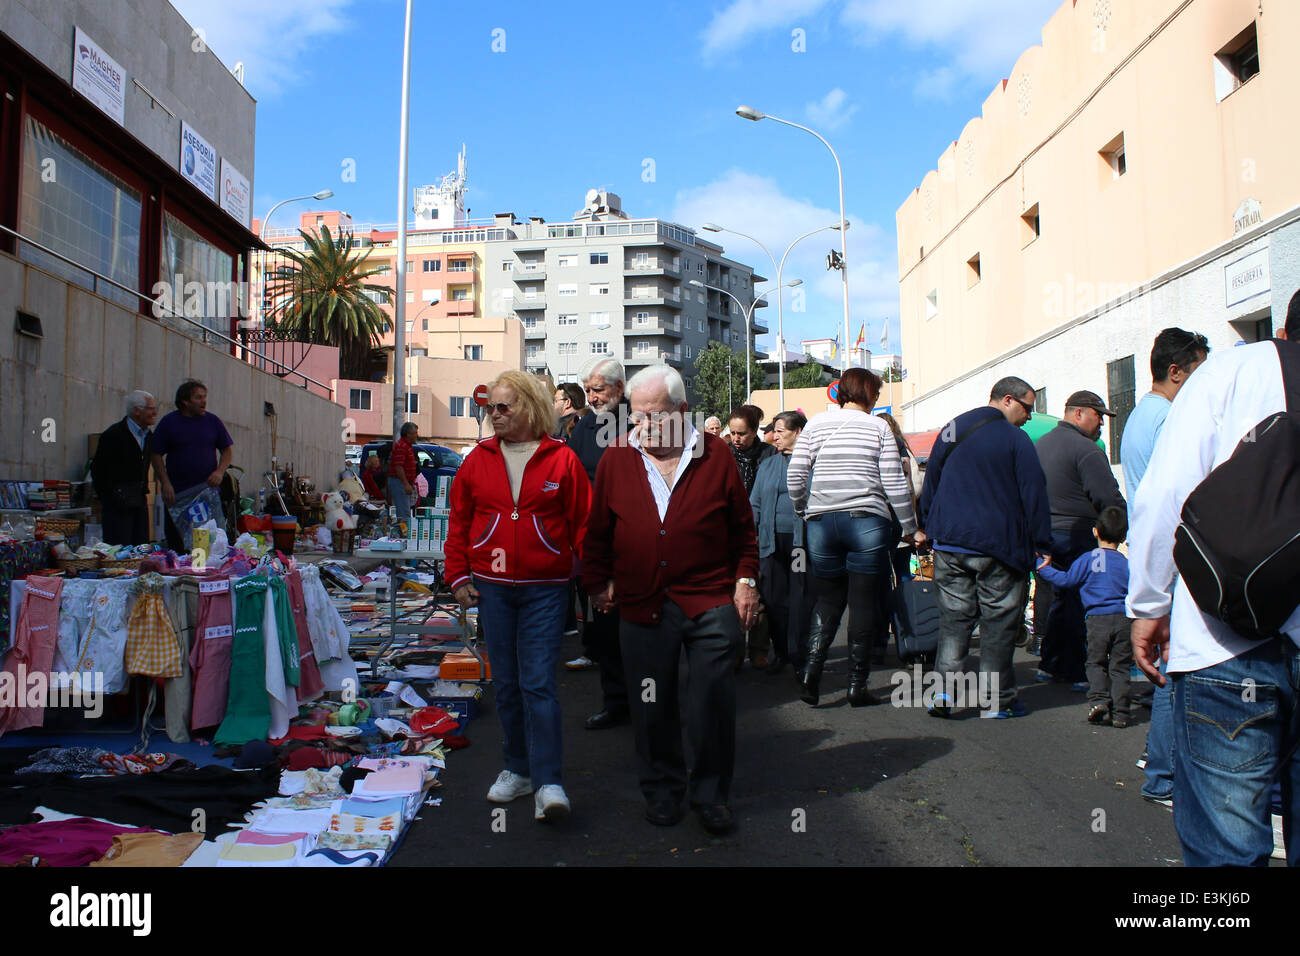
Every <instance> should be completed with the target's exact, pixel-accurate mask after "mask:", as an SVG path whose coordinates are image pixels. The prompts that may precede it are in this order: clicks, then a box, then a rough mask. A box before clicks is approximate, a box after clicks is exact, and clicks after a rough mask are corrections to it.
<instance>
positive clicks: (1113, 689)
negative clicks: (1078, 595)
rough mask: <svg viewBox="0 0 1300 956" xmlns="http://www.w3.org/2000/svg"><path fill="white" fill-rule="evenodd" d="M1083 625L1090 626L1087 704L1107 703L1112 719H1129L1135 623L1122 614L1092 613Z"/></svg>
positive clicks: (1131, 704)
mask: <svg viewBox="0 0 1300 956" xmlns="http://www.w3.org/2000/svg"><path fill="white" fill-rule="evenodd" d="M1084 623H1085V624H1087V626H1088V702H1089V703H1093V704H1107V705H1108V706H1109V707H1110V714H1111V716H1112V717H1125V718H1127V717H1128V716H1129V711H1130V710H1131V709H1132V706H1133V695H1132V694H1131V693H1130V692H1129V671H1130V668H1132V666H1133V642H1132V640H1131V638H1130V629H1131V628H1132V626H1133V622H1132V621H1130V620H1129V619H1128V618H1127V617H1125V616H1124V615H1123V614H1090V615H1088V617H1087V618H1086V619H1085V621H1084ZM1157 693H1159V688H1157Z"/></svg>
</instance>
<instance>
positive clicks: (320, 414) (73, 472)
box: [0, 254, 343, 492]
mask: <svg viewBox="0 0 1300 956" xmlns="http://www.w3.org/2000/svg"><path fill="white" fill-rule="evenodd" d="M15 309H22V310H23V311H25V312H30V313H33V314H35V315H37V316H38V317H39V318H40V320H41V325H42V327H43V330H44V338H43V339H42V340H40V341H36V340H33V339H30V338H25V337H23V336H19V335H18V334H17V333H15V332H14V331H13V326H12V325H9V324H6V325H3V326H0V423H2V427H0V477H3V478H14V479H26V480H36V479H41V478H66V479H81V478H82V477H83V476H84V474H85V466H86V459H87V451H88V446H87V436H89V435H91V434H94V433H98V432H101V431H103V430H104V429H105V428H106V427H107V426H109V425H111V424H112V423H113V422H115V421H117V420H118V419H120V418H121V417H122V416H123V414H125V410H124V403H125V400H126V396H127V393H128V392H130V391H131V390H132V389H135V388H143V389H145V390H146V391H149V392H152V393H153V394H154V395H155V396H156V397H157V398H158V404H159V408H160V410H161V412H162V413H166V412H169V411H172V410H173V409H174V405H173V404H172V399H173V397H174V395H175V392H176V387H177V386H178V385H180V383H181V382H182V381H184V380H185V379H187V378H198V379H201V380H202V381H203V382H204V383H205V384H206V385H207V386H208V410H209V411H211V412H212V413H213V414H215V415H216V416H217V417H219V418H220V419H221V420H222V421H223V422H224V423H225V425H226V428H227V429H228V430H229V431H230V436H231V438H233V439H234V441H235V454H234V464H236V465H239V466H240V467H242V468H244V469H245V472H246V474H245V476H244V477H243V479H241V485H242V487H243V489H244V490H245V492H247V490H248V489H250V488H251V489H254V490H255V489H256V488H257V487H258V485H259V484H260V480H261V479H260V475H261V472H263V471H265V470H266V469H267V468H269V467H270V458H271V434H270V431H269V423H270V419H267V418H265V417H264V416H263V402H271V403H272V404H273V405H274V406H275V409H276V412H277V413H278V429H277V435H276V445H277V454H278V457H279V460H280V463H281V466H283V465H284V464H286V463H289V462H292V463H293V465H294V471H295V473H298V474H307V475H311V476H312V477H313V478H314V479H315V480H316V485H317V488H322V489H323V488H331V487H333V486H334V485H335V484H336V478H337V474H338V470H339V469H340V468H342V466H343V439H342V426H341V424H340V421H341V419H342V418H343V412H342V409H340V408H339V406H338V405H336V404H335V403H334V402H331V401H328V400H326V399H324V398H320V397H318V396H315V395H311V394H309V393H307V392H306V391H304V390H303V389H301V388H297V387H294V386H292V385H288V384H285V383H284V382H282V381H281V380H280V379H278V378H276V377H275V376H274V375H270V374H268V373H266V372H262V371H258V370H257V369H255V368H253V367H252V366H250V365H248V364H247V363H245V362H241V361H239V360H238V359H236V358H234V357H232V356H231V355H229V354H227V353H226V352H224V351H219V350H218V349H215V348H213V347H211V346H208V345H205V344H203V343H202V342H200V341H198V340H197V339H194V338H191V337H189V336H187V335H183V334H181V333H179V332H177V331H174V330H172V329H169V328H167V327H165V326H163V325H160V324H159V323H158V322H156V321H154V320H153V319H151V318H147V317H145V316H141V315H138V314H136V313H134V312H129V311H127V310H125V309H123V308H121V307H120V306H118V305H116V304H114V303H112V302H110V301H108V300H107V299H104V298H102V297H100V296H97V295H93V294H92V293H89V292H87V291H85V290H84V289H81V288H79V287H77V286H75V285H70V284H69V283H67V282H66V281H64V280H63V279H61V278H58V277H56V276H53V275H50V274H49V273H47V272H44V271H42V270H40V269H38V268H36V267H34V266H30V265H27V264H25V263H22V262H19V261H18V260H16V259H14V258H12V257H10V256H7V255H3V254H0V316H4V317H5V320H6V322H9V321H10V320H9V319H8V317H9V316H12V315H13V314H14V310H15ZM50 422H52V423H53V436H49V434H48V431H49V428H48V425H49V423H50ZM46 437H53V440H52V441H46V440H43V439H45V438H46Z"/></svg>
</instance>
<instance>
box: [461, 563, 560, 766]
mask: <svg viewBox="0 0 1300 956" xmlns="http://www.w3.org/2000/svg"><path fill="white" fill-rule="evenodd" d="M474 586H475V587H477V588H478V590H479V602H478V610H479V620H480V621H481V622H482V623H483V636H484V637H485V638H486V639H487V648H488V660H489V661H490V663H491V665H492V683H493V686H494V687H495V688H496V706H497V716H498V717H500V718H501V733H502V736H503V738H504V743H503V749H504V751H505V758H506V769H507V770H509V771H510V772H511V773H517V774H519V775H520V776H521V777H530V778H531V779H532V782H533V787H534V788H536V787H545V786H547V785H549V784H558V783H560V762H561V757H562V753H563V746H562V743H561V737H560V698H559V692H558V686H557V682H556V677H555V668H556V665H557V664H558V663H559V660H560V646H561V644H562V643H563V641H564V602H565V599H566V598H567V597H568V594H569V586H568V585H567V584H526V585H523V586H520V587H512V586H511V585H508V584H498V583H496V582H495V581H482V580H477V579H476V580H475V581H474Z"/></svg>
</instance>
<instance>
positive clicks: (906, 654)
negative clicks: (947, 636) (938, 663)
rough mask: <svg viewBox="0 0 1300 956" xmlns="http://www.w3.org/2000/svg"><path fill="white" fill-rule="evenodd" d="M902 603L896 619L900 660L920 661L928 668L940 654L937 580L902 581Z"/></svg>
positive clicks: (896, 636)
mask: <svg viewBox="0 0 1300 956" xmlns="http://www.w3.org/2000/svg"><path fill="white" fill-rule="evenodd" d="M898 587H899V592H900V594H901V596H902V600H900V601H899V602H898V612H897V616H896V618H895V620H894V637H895V639H896V640H897V642H898V659H899V660H900V661H902V662H903V663H904V664H912V663H914V662H916V661H920V662H922V663H923V664H925V665H926V666H927V667H928V666H930V665H932V664H933V663H934V658H935V655H936V654H937V653H938V651H939V591H938V588H937V587H936V585H935V583H934V582H933V581H927V580H925V579H923V578H912V579H911V580H904V581H900V582H898Z"/></svg>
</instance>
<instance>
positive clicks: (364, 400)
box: [348, 388, 370, 412]
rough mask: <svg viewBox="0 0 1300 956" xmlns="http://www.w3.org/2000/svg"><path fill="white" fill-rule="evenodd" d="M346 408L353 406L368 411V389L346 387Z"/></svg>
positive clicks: (358, 409)
mask: <svg viewBox="0 0 1300 956" xmlns="http://www.w3.org/2000/svg"><path fill="white" fill-rule="evenodd" d="M348 408H354V409H356V410H357V411H360V412H368V411H370V389H368V388H350V389H348Z"/></svg>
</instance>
